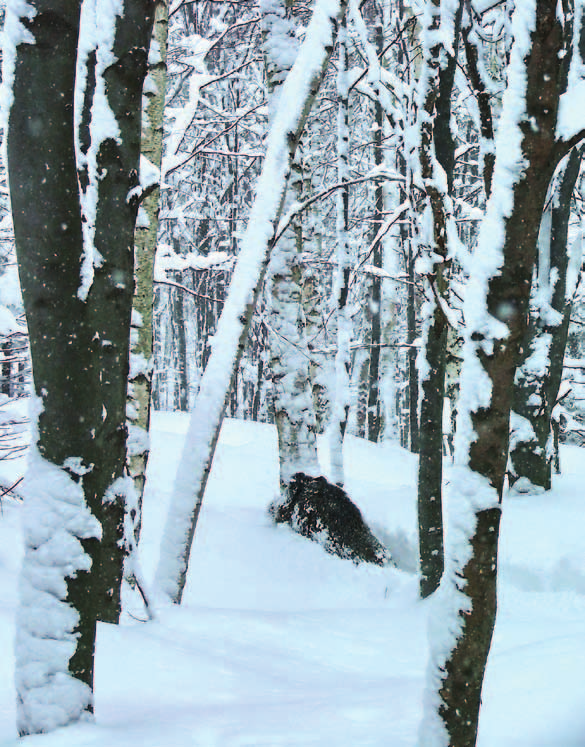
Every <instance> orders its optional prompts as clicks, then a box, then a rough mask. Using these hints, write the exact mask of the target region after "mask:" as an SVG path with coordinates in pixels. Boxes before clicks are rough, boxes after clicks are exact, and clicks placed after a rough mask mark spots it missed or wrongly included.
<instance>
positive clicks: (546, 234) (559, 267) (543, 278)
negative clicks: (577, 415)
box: [510, 148, 583, 490]
mask: <svg viewBox="0 0 585 747" xmlns="http://www.w3.org/2000/svg"><path fill="white" fill-rule="evenodd" d="M582 152H583V151H582V149H578V148H574V149H573V150H572V151H571V153H570V155H569V156H568V160H567V163H566V164H564V168H562V170H561V173H560V174H559V175H558V177H557V178H558V182H557V184H556V189H555V190H554V192H553V194H552V196H551V204H550V206H548V207H547V210H546V211H545V213H544V215H543V218H542V223H541V228H540V236H539V245H540V252H539V253H540V255H541V257H540V260H539V263H538V275H537V281H536V283H535V288H534V289H533V292H532V299H531V300H532V303H531V306H532V308H531V315H530V322H529V326H528V334H527V338H526V341H525V343H524V356H523V361H522V364H521V365H520V366H519V368H518V371H517V372H516V384H515V389H514V403H513V413H512V422H511V434H510V482H511V484H513V485H514V486H515V488H516V489H517V490H530V489H531V487H532V486H537V487H540V488H544V489H545V490H550V487H551V474H552V459H553V444H552V433H551V415H552V411H553V408H554V406H555V403H556V399H557V395H558V393H559V387H560V384H561V376H562V372H563V359H564V356H565V348H566V345H567V336H568V332H569V321H570V317H571V308H572V297H571V293H572V289H571V288H567V270H568V268H569V246H568V233H569V218H570V213H571V198H572V195H573V190H574V188H575V184H576V182H577V177H578V176H579V171H580V167H581V158H582ZM567 290H568V291H569V293H567Z"/></svg>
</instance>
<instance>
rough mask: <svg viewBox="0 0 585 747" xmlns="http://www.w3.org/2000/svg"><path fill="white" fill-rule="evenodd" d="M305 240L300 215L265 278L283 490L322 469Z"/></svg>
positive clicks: (293, 184)
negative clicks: (305, 293) (306, 305)
mask: <svg viewBox="0 0 585 747" xmlns="http://www.w3.org/2000/svg"><path fill="white" fill-rule="evenodd" d="M290 189H291V190H292V191H293V192H294V193H296V194H298V193H299V192H300V190H302V174H301V172H300V167H299V164H298V162H297V161H296V160H295V162H294V164H293V167H292V175H291V178H290ZM302 246H303V238H302V225H301V221H300V216H298V215H297V216H296V217H295V219H294V220H293V223H292V225H291V227H290V228H288V229H287V230H286V231H285V233H284V234H283V236H282V237H281V238H280V239H279V242H278V244H277V246H276V247H275V248H274V250H273V252H272V258H271V261H270V266H269V268H268V274H269V278H268V280H267V294H266V295H267V306H268V318H269V342H270V359H269V360H270V368H271V371H272V382H273V383H272V386H273V397H274V419H275V422H276V430H277V433H278V458H279V463H280V485H281V491H282V494H283V495H285V494H286V491H287V488H288V485H289V483H290V481H291V478H292V477H293V475H295V474H297V473H298V472H302V473H304V474H306V475H312V476H317V475H319V474H320V468H319V460H318V458H317V421H316V417H315V409H314V404H313V390H312V386H311V376H310V365H311V356H310V353H309V348H308V345H307V338H306V334H305V327H304V323H303V320H302V315H301V309H302V307H301V293H302V289H301V279H302V278H301V266H300V262H301V252H302Z"/></svg>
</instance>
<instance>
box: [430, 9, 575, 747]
mask: <svg viewBox="0 0 585 747" xmlns="http://www.w3.org/2000/svg"><path fill="white" fill-rule="evenodd" d="M556 9H557V4H556V2H554V1H553V0H535V2H534V4H533V5H532V6H531V7H524V6H523V7H522V8H519V7H518V8H517V10H516V12H515V15H514V19H513V25H514V28H515V32H516V35H515V43H514V48H513V50H512V59H511V64H510V75H509V83H508V90H507V92H506V96H505V98H504V103H503V110H502V115H501V123H500V128H501V134H500V137H501V138H502V140H501V141H499V142H502V143H504V144H505V146H506V147H504V148H502V149H501V150H499V149H498V150H497V152H496V166H495V170H494V181H493V188H492V197H491V199H490V201H489V203H488V209H487V215H486V219H485V222H484V224H483V225H482V230H481V233H480V240H479V246H478V249H477V250H476V252H477V253H478V256H480V255H481V254H482V252H484V253H485V252H488V257H489V264H488V265H483V266H482V267H481V269H480V267H479V266H478V267H477V272H476V273H472V277H471V280H470V287H469V290H468V294H469V295H468V296H467V298H468V299H469V300H468V305H467V306H466V312H467V314H466V321H467V324H468V330H467V333H466V342H465V346H466V350H465V357H464V364H463V371H462V384H461V400H460V412H459V427H458V432H457V459H458V462H459V464H460V465H461V466H460V474H459V475H458V476H457V487H456V488H455V494H454V499H455V500H456V501H457V502H459V503H460V505H459V507H458V517H459V521H461V522H463V526H466V527H470V529H464V530H462V531H463V537H462V538H461V541H460V542H459V543H458V545H457V549H456V553H457V554H456V555H455V556H454V557H453V559H452V560H451V561H450V566H449V573H448V574H446V579H445V585H444V587H443V584H442V587H443V588H444V590H445V593H446V594H448V595H451V596H450V599H451V600H452V601H451V604H452V605H453V606H452V609H451V612H450V613H449V615H448V616H447V619H446V620H445V627H446V629H448V630H449V631H450V633H449V635H450V636H453V638H454V640H453V648H452V650H451V652H450V653H449V654H448V655H445V654H444V653H440V654H437V655H436V656H435V664H436V667H437V670H436V679H437V680H438V681H439V683H440V686H439V699H440V700H439V707H438V714H439V724H440V725H439V724H434V723H433V721H432V719H431V718H429V720H428V721H427V723H426V727H425V728H426V729H430V730H432V733H433V734H434V735H437V734H440V738H438V740H437V741H432V742H430V743H432V744H433V745H434V744H440V745H445V747H446V745H449V746H450V747H473V745H475V743H476V738H477V727H478V719H479V706H480V702H481V688H482V683H483V676H484V671H485V666H486V660H487V654H488V651H489V648H490V645H491V637H492V633H493V627H494V623H495V617H496V571H497V547H498V534H499V522H500V501H501V497H502V490H503V484H504V475H505V470H506V462H507V455H508V433H509V420H510V408H511V405H512V397H513V390H514V375H515V371H516V367H517V365H518V362H519V359H520V348H521V345H522V342H523V340H524V336H525V334H526V325H527V316H528V300H529V295H530V285H531V280H532V273H533V269H534V264H535V257H536V246H537V237H538V229H539V226H540V219H541V215H542V210H543V206H544V201H545V197H546V193H547V188H548V185H549V182H550V179H551V177H552V174H553V172H554V170H555V167H556V165H557V164H558V162H559V160H560V159H561V158H562V156H563V155H564V153H566V151H567V144H566V143H562V142H559V141H557V140H556V134H555V133H556V125H557V112H558V107H559V98H560V95H561V93H562V92H563V89H564V82H565V79H564V75H563V68H564V65H565V64H566V61H564V58H565V57H570V43H571V37H572V33H569V34H567V37H565V36H564V33H563V27H562V25H561V21H560V20H559V17H558V15H557V12H556ZM519 101H524V102H525V110H524V111H523V112H521V113H520V114H518V111H519V110H518V102H519ZM510 138H514V141H515V142H516V143H517V147H516V148H514V149H510V148H509V147H507V145H508V143H507V142H505V141H504V139H510ZM494 225H497V226H501V231H500V232H499V234H498V235H499V236H500V239H499V244H500V247H501V248H498V246H497V242H494V232H493V227H494ZM495 244H496V245H495ZM494 250H495V251H496V252H497V253H494ZM486 259H487V257H483V261H486ZM478 303H479V305H478ZM464 538H465V539H468V540H469V544H467V542H465V541H464ZM454 632H455V633H454ZM441 647H442V648H444V641H442V643H441ZM422 743H423V744H428V743H429V742H426V741H425V735H424V732H423V735H422Z"/></svg>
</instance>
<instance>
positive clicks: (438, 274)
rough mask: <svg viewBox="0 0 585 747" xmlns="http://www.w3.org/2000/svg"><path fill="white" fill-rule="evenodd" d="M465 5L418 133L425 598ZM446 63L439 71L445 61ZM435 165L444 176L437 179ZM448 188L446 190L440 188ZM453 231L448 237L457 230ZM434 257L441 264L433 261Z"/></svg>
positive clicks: (439, 564)
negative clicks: (423, 199) (422, 214)
mask: <svg viewBox="0 0 585 747" xmlns="http://www.w3.org/2000/svg"><path fill="white" fill-rule="evenodd" d="M462 10H463V3H462V2H460V3H459V5H458V8H457V10H456V12H455V13H454V18H453V26H454V30H453V35H454V38H453V40H452V47H453V52H452V53H450V52H448V51H447V49H446V48H445V46H444V44H443V43H439V44H435V45H434V46H432V47H430V48H429V50H428V59H427V60H426V61H425V62H426V69H425V73H424V74H423V80H424V79H425V76H426V78H427V80H426V85H427V86H428V90H427V94H426V97H425V101H424V107H423V112H424V114H423V121H422V127H421V146H420V161H421V174H422V178H423V181H424V185H425V189H426V192H427V200H428V206H429V208H430V211H431V215H432V221H433V224H432V236H430V237H429V239H430V244H431V245H430V249H431V251H432V256H433V260H432V273H431V274H430V275H429V276H427V277H426V278H425V286H426V291H427V307H428V309H429V310H428V313H429V314H430V318H429V319H428V321H427V323H426V325H425V326H426V335H425V342H424V358H425V366H424V371H423V374H422V375H421V389H422V400H421V412H420V432H419V470H418V527H419V556H420V573H421V576H420V592H421V596H422V597H423V599H424V598H425V597H428V596H429V595H430V594H432V593H433V592H434V591H435V590H436V589H437V587H438V586H439V583H440V581H441V576H442V574H443V568H444V557H443V509H442V492H443V485H442V482H443V407H444V399H445V353H446V349H447V332H448V328H449V325H448V321H447V317H446V315H445V311H444V306H443V305H447V303H448V300H447V294H448V274H449V264H450V261H449V227H448V224H449V222H450V221H451V215H450V196H449V194H450V191H451V189H452V184H453V168H454V159H455V143H454V140H453V135H452V134H451V94H452V91H453V84H454V79H455V68H456V65H457V50H458V45H459V27H460V24H461V13H462ZM430 13H431V15H430V19H429V26H428V34H429V36H431V35H432V34H433V33H435V32H436V31H437V30H438V28H439V23H440V21H441V18H440V15H439V14H440V0H433V2H432V3H431V4H430ZM442 57H446V58H447V63H446V64H445V65H441V58H442ZM435 159H436V161H437V162H438V164H440V166H441V168H442V169H443V171H444V174H440V172H439V169H438V168H437V165H436V162H435ZM442 183H443V186H440V185H441V184H442ZM455 230H456V229H455V226H454V225H452V226H451V231H455ZM435 258H436V259H435Z"/></svg>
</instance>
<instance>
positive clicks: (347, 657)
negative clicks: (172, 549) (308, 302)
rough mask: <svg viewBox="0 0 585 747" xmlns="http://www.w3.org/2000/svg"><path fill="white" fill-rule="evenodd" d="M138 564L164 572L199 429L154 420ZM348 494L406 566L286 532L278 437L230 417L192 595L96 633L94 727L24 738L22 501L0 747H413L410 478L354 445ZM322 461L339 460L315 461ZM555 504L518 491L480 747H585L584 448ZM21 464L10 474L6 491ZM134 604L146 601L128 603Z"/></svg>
mask: <svg viewBox="0 0 585 747" xmlns="http://www.w3.org/2000/svg"><path fill="white" fill-rule="evenodd" d="M154 426H155V432H154V435H153V455H152V459H151V464H150V482H149V491H148V494H147V497H146V501H145V517H144V529H143V542H142V548H141V551H142V562H143V566H144V570H145V572H146V575H147V577H150V576H151V575H152V573H153V571H154V568H155V565H156V561H157V553H158V543H159V539H160V533H161V531H162V527H163V525H164V519H165V511H166V506H167V503H168V498H169V492H170V488H171V486H172V481H173V474H174V470H175V468H176V462H177V459H178V456H179V454H180V453H181V447H182V441H183V436H184V433H185V431H186V428H187V419H186V417H185V416H182V415H171V414H162V413H159V414H157V415H156V416H155V418H154ZM346 448H347V452H346V471H347V477H348V489H349V493H350V495H351V496H352V497H353V498H354V500H355V501H356V503H358V505H359V506H360V507H361V508H362V511H363V512H364V514H365V517H366V519H367V520H368V522H369V523H370V525H371V526H372V528H373V529H374V530H375V532H376V533H377V534H378V536H379V538H380V539H382V540H383V541H385V542H387V543H388V544H389V545H390V547H391V549H392V550H393V551H394V555H395V558H396V560H397V563H398V566H399V568H398V569H392V568H385V569H380V568H369V567H368V568H366V567H363V566H362V567H356V566H354V565H353V564H352V563H351V562H349V561H343V560H338V559H336V558H334V557H332V556H330V555H327V554H326V553H325V552H324V551H323V550H322V549H321V548H320V547H319V546H317V545H315V544H313V543H311V542H309V541H307V540H305V539H302V538H300V537H298V536H296V535H294V534H292V533H291V532H290V531H288V530H287V529H286V528H284V527H274V526H273V525H271V523H270V521H269V520H268V518H267V515H266V507H267V505H268V503H269V502H270V500H271V499H272V497H273V494H274V491H275V489H276V486H277V454H276V435H275V431H274V429H273V428H272V427H271V426H266V425H257V424H252V423H246V422H240V421H233V420H230V421H227V422H226V423H225V425H224V428H223V431H222V437H221V441H220V446H219V451H218V454H217V456H216V459H215V463H214V467H213V472H212V477H211V480H210V483H209V487H208V493H207V497H206V502H205V504H204V508H203V511H202V515H201V519H200V523H199V528H198V533H197V538H196V542H195V546H194V551H193V555H192V559H191V570H190V576H189V581H188V586H187V590H186V594H185V600H184V603H183V605H182V606H181V607H180V608H173V609H170V610H169V609H167V610H164V611H163V612H161V614H160V615H159V618H158V620H157V621H155V622H150V623H143V622H141V621H140V620H137V619H135V618H136V617H142V616H143V615H142V611H141V610H140V609H139V607H138V606H137V605H136V608H135V611H134V612H133V613H132V614H133V615H134V617H133V616H132V615H126V617H125V620H124V624H123V625H121V626H119V627H114V626H109V625H101V626H100V628H99V633H98V646H97V665H96V666H97V675H96V680H97V681H96V723H95V724H86V725H82V726H76V727H70V728H68V729H65V730H60V731H59V732H56V733H53V734H50V735H43V736H37V737H28V738H26V739H24V740H22V741H18V740H17V739H16V735H15V727H14V721H15V707H14V697H15V696H14V687H13V684H12V679H13V658H12V639H13V636H14V627H13V626H14V623H13V617H14V608H15V604H16V598H17V592H16V578H17V572H18V564H19V559H20V553H21V547H20V535H19V528H18V521H19V517H18V513H19V506H18V504H15V503H14V502H12V501H10V500H6V499H4V501H3V504H2V514H1V515H0V652H1V653H0V747H12V746H13V745H16V744H21V745H31V746H32V745H38V746H39V747H285V746H286V747H303V746H304V745H319V746H320V747H414V745H415V744H416V737H417V730H418V723H419V720H420V718H421V713H422V697H423V688H424V682H425V670H426V662H427V653H428V645H427V633H426V624H427V623H426V617H427V614H428V613H429V610H430V609H431V607H432V605H431V604H430V603H429V602H420V601H419V600H418V599H417V579H416V576H415V574H414V571H415V568H416V545H415V536H416V513H415V487H414V486H415V469H416V461H415V458H413V457H412V455H410V454H408V453H406V452H404V451H403V450H401V449H399V448H398V447H397V446H395V445H392V444H383V445H372V444H367V443H365V442H363V441H360V440H358V439H353V438H350V439H348V443H347V446H346ZM321 456H322V459H323V464H324V465H325V466H326V465H327V461H328V458H327V454H326V453H323V454H322V455H321ZM562 458H563V468H564V474H563V475H562V476H561V477H559V478H557V479H556V481H555V488H554V490H553V491H552V492H551V493H550V494H548V495H536V496H524V497H509V498H507V500H506V503H505V508H504V518H503V525H502V536H501V543H500V563H501V566H500V567H501V571H500V586H499V600H500V607H499V617H498V622H497V627H496V632H495V639H494V646H493V648H492V653H491V656H490V660H489V666H488V672H487V678H486V683H485V688H484V707H483V711H482V719H481V727H480V738H479V746H480V747H585V676H584V675H583V673H584V671H585V551H584V549H583V548H584V542H583V537H584V519H585V451H583V450H579V449H577V448H576V447H566V448H565V449H564V450H563V452H562ZM17 467H18V464H17V463H16V462H3V463H0V478H2V477H4V476H6V475H7V474H8V472H10V471H11V470H14V469H15V468H17ZM131 601H132V602H135V600H131Z"/></svg>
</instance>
